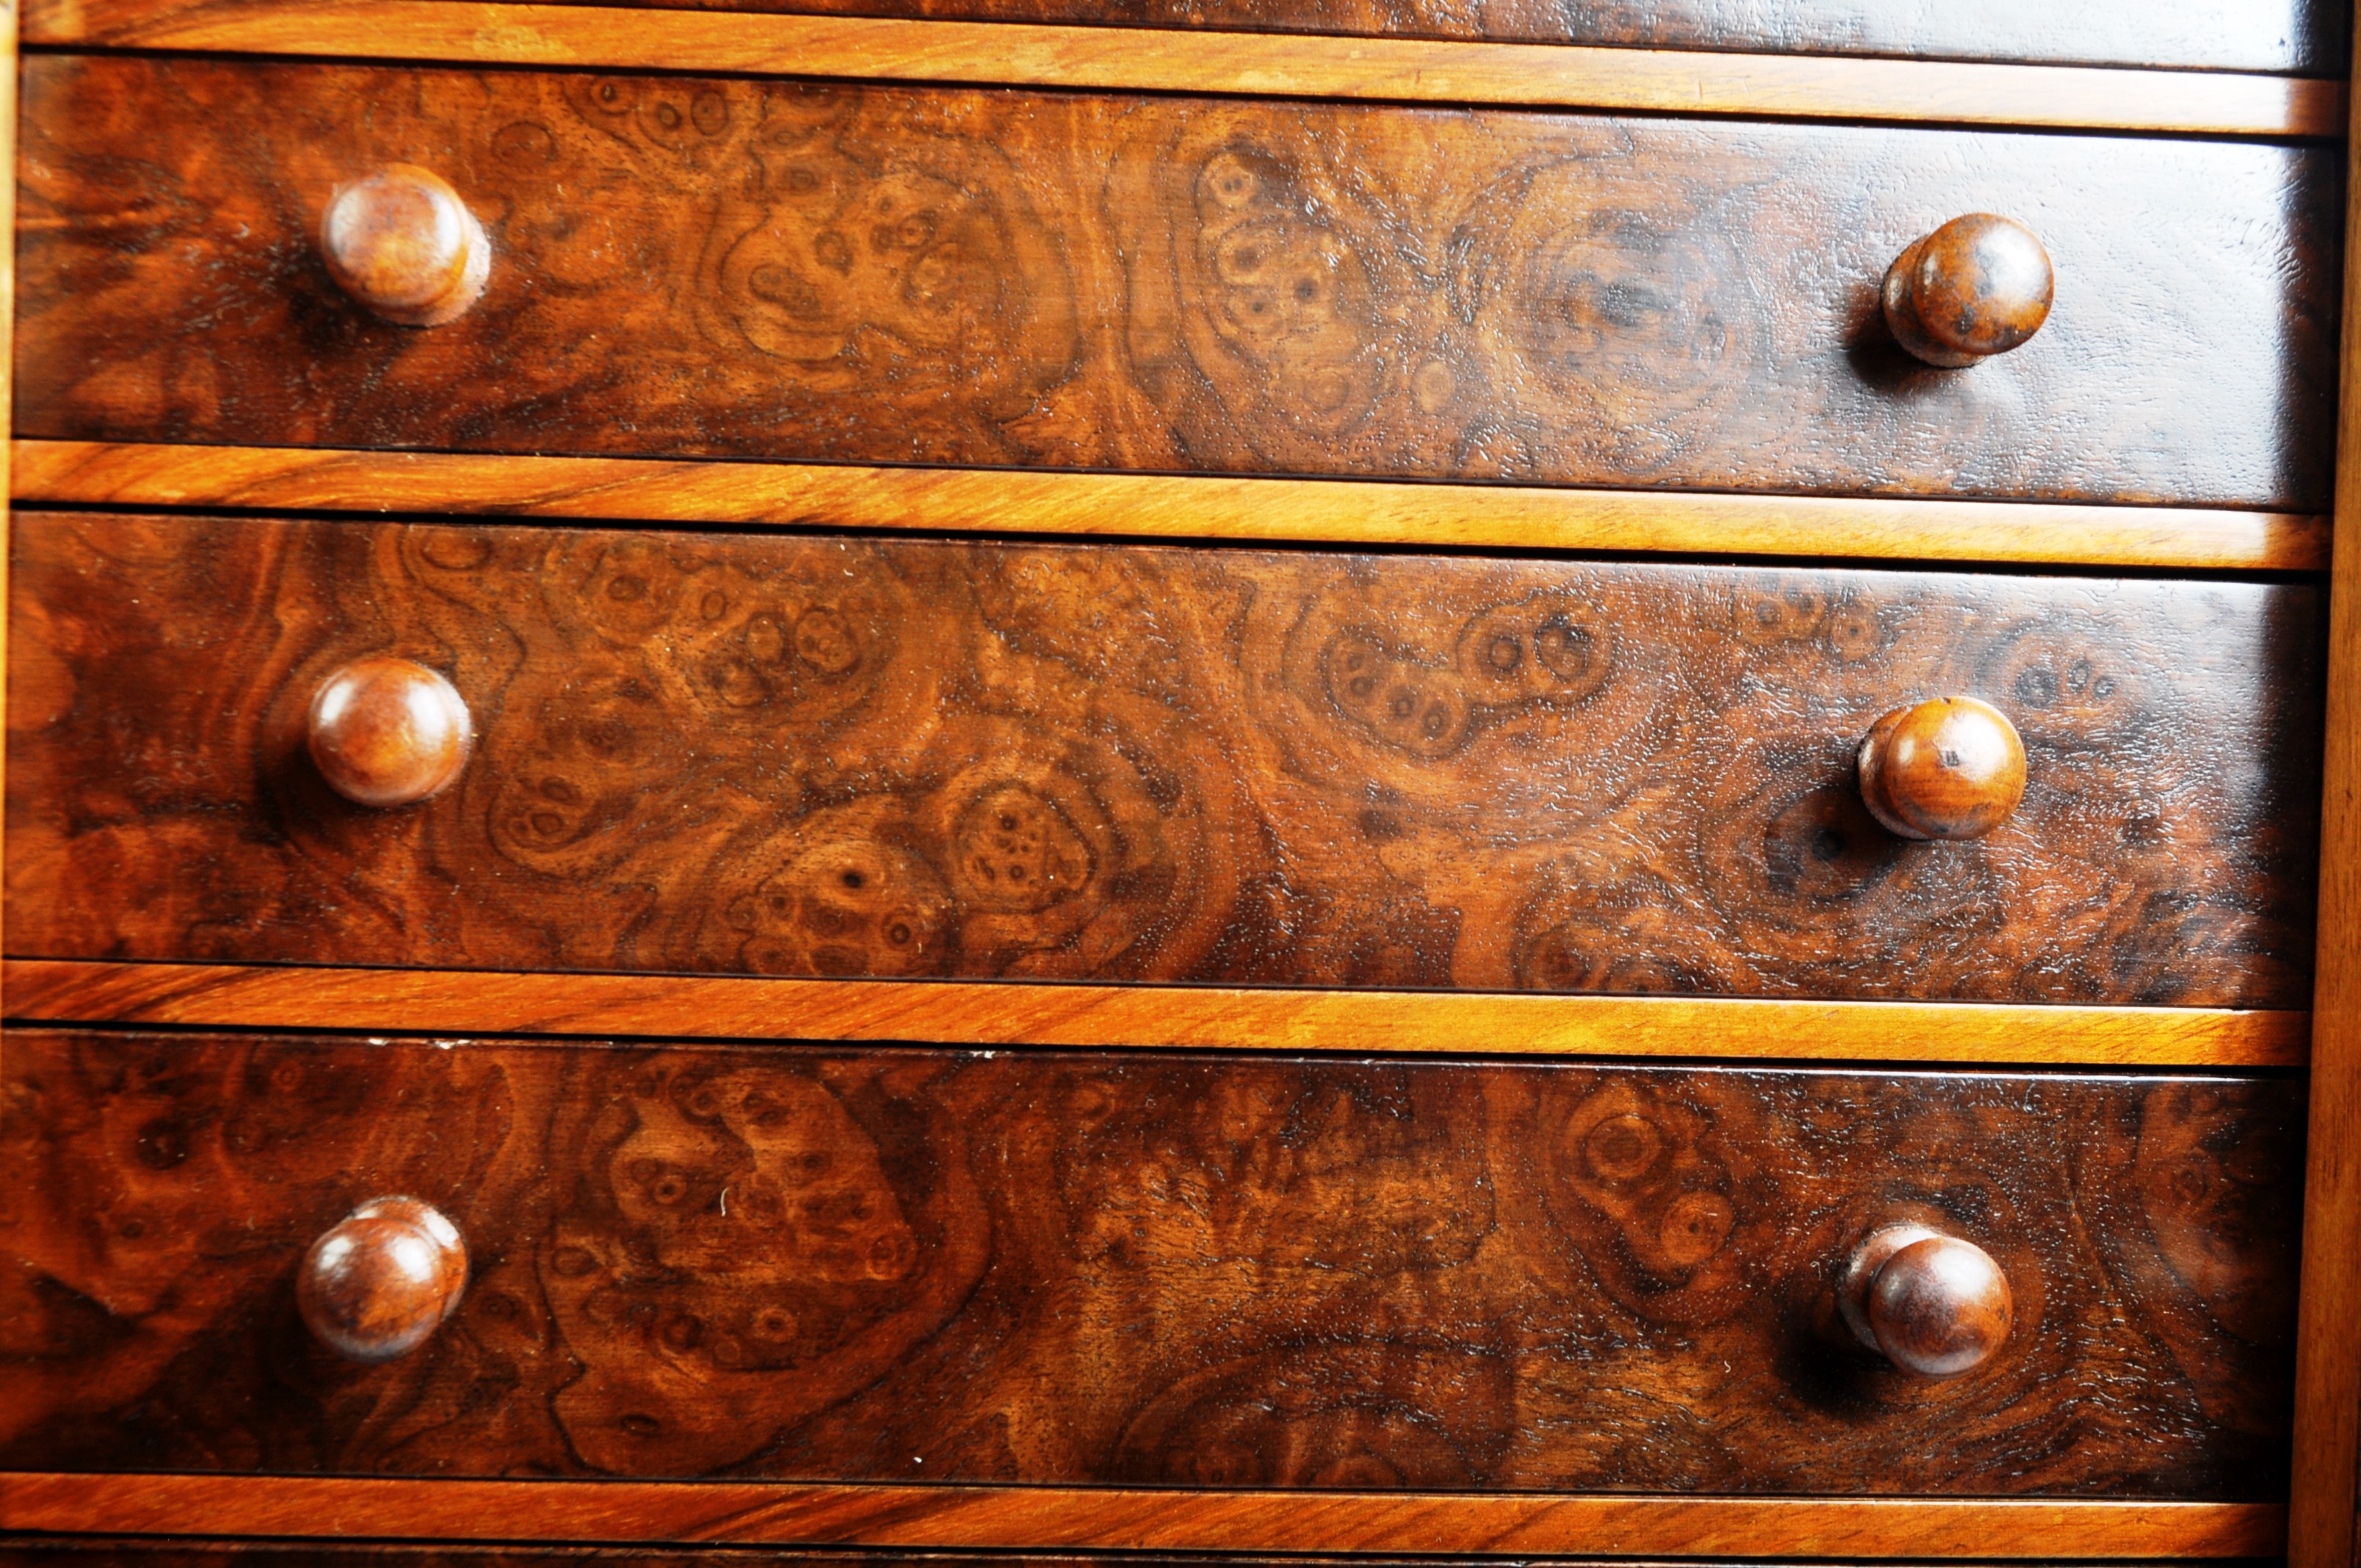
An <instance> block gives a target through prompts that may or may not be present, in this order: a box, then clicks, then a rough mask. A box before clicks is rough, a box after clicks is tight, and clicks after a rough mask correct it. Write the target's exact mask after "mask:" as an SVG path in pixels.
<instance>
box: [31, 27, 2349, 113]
mask: <svg viewBox="0 0 2361 1568" xmlns="http://www.w3.org/2000/svg"><path fill="white" fill-rule="evenodd" d="M23 36H24V41H25V42H26V43H27V44H31V45H49V46H71V47H92V46H100V47H108V48H133V49H202V50H209V51H225V52H229V53H237V54H279V55H315V56H334V57H337V58H342V59H364V60H437V61H452V62H458V63H464V64H506V65H541V66H577V67H578V66H593V67H614V68H629V69H632V70H664V71H711V72H730V73H735V72H752V73H756V74H776V75H794V76H839V77H857V78H863V79H870V80H884V81H896V82H967V83H998V84H1005V85H1017V86H1031V87H1079V88H1093V89H1104V90H1115V91H1124V92H1173V93H1252V94H1256V95H1258V96H1273V97H1292V98H1314V97H1316V98H1372V99H1380V100H1391V101H1411V102H1421V103H1451V104H1547V105H1563V106H1567V107H1581V108H1587V109H1609V110H1633V111H1640V112H1655V113H1667V114H1692V115H1697V114H1702V115H1779V116H1782V117H1803V118H1821V119H1828V118H1833V119H1860V120H1900V121H1916V122H1922V123H1939V124H1960V125H2001V126H2088V127H2094V128H2106V129H2114V130H2132V131H2144V132H2163V133H2173V132H2187V133H2201V134H2221V135H2234V136H2237V135H2245V136H2272V137H2282V136H2284V137H2341V136H2343V135H2344V134H2345V124H2344V116H2345V88H2344V84H2343V83H2342V82H2335V81H2329V80H2322V79H2317V78H2308V77H2282V76H2255V75H2239V74H2233V73H2229V72H2217V71H2144V70H2125V69H2120V68H2114V67H2090V66H2055V65H1991V64H1968V63H1957V62H1950V61H1930V60H1883V59H1854V60H1844V59H1833V58H1828V57H1821V56H1801V55H1772V54H1723V53H1711V52H1703V51H1696V50H1681V49H1601V48H1596V47H1590V46H1581V45H1572V44H1506V43H1458V42H1437V41H1430V40H1425V39H1416V38H1329V37H1322V38H1315V39H1306V38H1295V37H1290V36H1287V35H1285V34H1279V33H1224V32H1213V31H1200V30H1195V29H1188V30H1180V29H1170V28H1151V27H1071V26H1045V25H1040V24H1033V23H1011V22H949V21H907V20H901V19H895V18H879V17H864V16H778V15H754V14H749V13H743V12H714V11H636V10H625V9H620V8H616V7H609V6H589V5H581V6H576V5H479V4H474V3H471V0H324V3H323V0H33V3H32V4H30V5H27V6H26V8H25V12H24V35H23Z"/></svg>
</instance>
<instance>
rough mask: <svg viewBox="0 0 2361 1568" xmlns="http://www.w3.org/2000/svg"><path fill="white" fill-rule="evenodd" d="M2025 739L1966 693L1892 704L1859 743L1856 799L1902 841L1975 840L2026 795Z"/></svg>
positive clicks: (2004, 717) (2001, 716) (2000, 714)
mask: <svg viewBox="0 0 2361 1568" xmlns="http://www.w3.org/2000/svg"><path fill="white" fill-rule="evenodd" d="M2025 765H2026V764H2025V739H2024V737H2022V736H2020V735H2019V734H2017V732H2016V726H2015V725H2014V724H2011V723H2010V722H2009V721H2008V715H2006V714H2004V713H2003V712H2002V711H2001V710H2000V709H1998V708H1996V707H1993V705H1992V704H1990V703H1988V702H1979V701H1977V700H1976V699H1975V698H1974V697H1971V696H1938V697H1930V698H1928V699H1927V701H1925V702H1922V703H1916V704H1914V705H1913V706H1911V707H1897V708H1895V709H1894V711H1893V712H1891V713H1889V714H1887V715H1885V717H1883V718H1880V719H1879V720H1878V721H1877V722H1876V723H1875V724H1873V725H1872V726H1871V727H1870V731H1869V737H1868V739H1867V740H1863V741H1862V742H1861V759H1860V772H1861V804H1862V805H1863V806H1867V807H1869V814H1870V815H1871V816H1872V817H1876V818H1877V820H1878V822H1879V823H1880V824H1881V825H1883V827H1884V828H1886V829H1887V830H1888V831H1889V832H1893V833H1895V834H1898V835H1899V836H1901V837H1902V838H1905V839H1948V840H1959V839H1981V838H1982V837H1983V836H1984V835H1985V834H1987V833H1989V832H1991V831H1992V830H1993V828H1997V827H1999V826H2000V825H2001V824H2002V823H2004V822H2005V821H2007V820H2008V817H2009V814H2010V813H2011V812H2013V811H2015V809H2016V808H2017V806H2018V805H2019V803H2021V802H2022V801H2023V800H2024V799H2025V782H2026V781H2025Z"/></svg>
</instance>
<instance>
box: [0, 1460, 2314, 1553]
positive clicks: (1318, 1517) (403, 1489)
mask: <svg viewBox="0 0 2361 1568" xmlns="http://www.w3.org/2000/svg"><path fill="white" fill-rule="evenodd" d="M192 1518H202V1519H206V1520H208V1521H211V1522H212V1523H213V1524H214V1528H216V1529H218V1530H222V1531H223V1532H225V1533H239V1534H247V1535H258V1536H259V1535H269V1536H276V1537H281V1538H289V1539H299V1540H300V1539H307V1538H308V1539H313V1540H316V1539H319V1538H321V1537H324V1536H335V1535H350V1536H378V1537H387V1536H399V1537H407V1538H409V1539H412V1540H421V1541H455V1540H465V1539H467V1538H469V1537H472V1536H476V1535H478V1534H480V1533H481V1532H482V1530H483V1529H484V1522H485V1520H486V1519H499V1520H500V1530H501V1533H502V1535H503V1536H504V1537H506V1538H507V1539H509V1540H511V1541H536V1540H539V1541H586V1540H587V1541H614V1542H625V1541H649V1542H657V1543H663V1542H680V1541H706V1542H715V1543H722V1542H730V1543H737V1544H743V1545H759V1544H765V1543H775V1544H779V1545H789V1546H805V1545H815V1544H817V1545H833V1544H874V1545H882V1546H917V1547H930V1546H981V1547H1001V1548H1012V1549H1017V1550H1034V1551H1038V1550H1042V1549H1045V1548H1046V1549H1049V1550H1053V1551H1054V1550H1058V1549H1061V1548H1069V1547H1083V1548H1094V1549H1095V1548H1104V1549H1110V1550H1125V1551H1135V1552H1159V1551H1162V1552H1172V1551H1235V1552H1337V1551H1356V1550H1357V1551H1361V1552H1381V1553H1400V1552H1488V1553H1490V1552H1498V1553H1512V1554H1517V1555H1521V1556H1532V1555H1539V1554H1543V1553H1552V1554H1575V1553H1594V1552H1603V1553H1629V1554H1640V1553H1649V1552H1658V1553H1663V1552H1679V1553H1697V1554H1699V1555H1714V1556H1719V1557H1722V1558H1725V1559H1731V1560H1741V1559H1745V1558H1747V1557H1749V1556H1751V1555H1752V1554H1755V1553H1763V1554H1765V1555H1790V1556H1798V1557H1807V1556H1826V1557H1842V1558H1863V1557H1872V1558H1873V1557H1887V1558H1892V1557H1901V1558H1909V1557H1944V1556H1956V1557H1981V1556H1982V1555H1984V1554H1985V1553H1987V1552H1989V1551H1990V1550H1991V1545H1992V1542H1993V1541H2008V1542H2010V1543H2011V1545H2012V1546H2013V1547H2015V1549H2017V1550H2020V1551H2022V1552H2026V1553H2027V1554H2028V1555H2037V1556H2045V1557H2050V1558H2071V1557H2110V1558H2133V1559H2144V1560H2155V1559H2170V1558H2238V1557H2268V1556H2271V1555H2273V1554H2275V1553H2276V1552H2278V1551H2279V1546H2280V1543H2281V1542H2282V1541H2284V1540H2285V1539H2286V1509H2285V1508H2282V1507H2280V1506H2279V1505H2277V1504H2271V1503H2160V1502H2150V1501H2147V1500H2145V1499H2143V1500H2137V1501H2115V1502H2099V1501H2092V1502H2072V1501H2067V1502H2052V1501H2039V1502H2035V1501H2009V1500H2005V1499H2000V1500H1974V1501H1964V1500H1963V1501H1958V1502H1945V1501H1909V1502H1899V1501H1879V1500H1872V1499H1866V1498H1817V1499H1809V1500H1795V1501H1788V1500H1780V1499H1761V1498H1730V1497H1469V1496H1448V1497H1435V1496H1420V1495H1416V1494H1407V1495H1406V1494H1403V1493H1399V1492H1395V1493H1368V1492H1362V1493H1353V1492H1343V1493H1336V1492H1331V1493H1312V1494H1304V1493H1301V1492H1287V1493H1268V1492H1233V1493H1226V1494H1224V1493H1196V1494H1175V1493H1171V1492H1159V1491H1141V1490H1137V1489H1133V1488H1113V1487H1089V1488H1060V1487H1051V1486H1022V1487H993V1486H944V1487H926V1488H921V1487H916V1486H787V1485H768V1486H765V1485H759V1484H756V1485H749V1484H746V1483H742V1482H741V1483H732V1482H697V1483H678V1482H675V1483H671V1484H665V1483H662V1482H631V1481H609V1482H602V1483H600V1484H598V1485H597V1486H581V1485H566V1484H553V1483H549V1482H534V1481H438V1482H434V1483H430V1484H427V1485H423V1486H422V1485H420V1484H418V1483H416V1482H402V1481H375V1480H364V1479H334V1478H321V1477H303V1476H218V1475H141V1476H139V1477H137V1481H136V1483H130V1482H126V1478H124V1477H121V1476H112V1475H57V1474H44V1473H24V1472H19V1473H13V1474H9V1473H0V1528H5V1529H9V1530H105V1531H128V1530H147V1531H151V1532H170V1531H176V1530H183V1529H185V1528H186V1526H187V1524H188V1521H189V1520H190V1519H192Z"/></svg>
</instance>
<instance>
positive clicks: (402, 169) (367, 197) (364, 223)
mask: <svg viewBox="0 0 2361 1568" xmlns="http://www.w3.org/2000/svg"><path fill="white" fill-rule="evenodd" d="M320 258H321V259H322V260H323V261H324V262H326V263H327V267H328V276H329V277H331V278H334V279H335V280H336V286H337V287H338V288H340V289H342V290H343V291H345V292H346V293H347V294H350V295H351V296H352V297H353V299H354V300H355V301H357V302H359V303H360V304H362V305H364V306H366V307H368V309H369V310H371V311H374V312H376V313H378V314H379V315H380V316H383V317H384V318H385V319H386V320H388V321H390V322H396V323H400V324H401V325H403V326H441V325H442V324H444V323H445V322H452V321H456V320H457V319H458V318H459V317H461V316H462V315H465V314H466V313H467V307H468V306H470V305H472V304H474V303H475V302H477V300H478V299H479V298H481V297H482V295H483V292H484V285H485V283H486V282H487V281H488V280H489V279H490V276H491V268H492V247H491V241H489V239H487V238H486V237H485V236H484V227H483V225H481V224H480V223H478V222H477V221H476V214H473V213H471V212H469V211H468V210H467V202H466V201H465V200H464V199H463V198H462V197H461V196H460V194H459V192H456V191H454V190H453V189H451V186H450V183H449V182H448V181H445V180H444V179H443V177H442V176H440V175H438V174H436V173H435V172H434V170H431V169H421V168H419V167H418V166H417V165H416V164H412V163H393V164H388V165H387V166H386V167H385V168H383V169H379V170H373V171H371V172H370V173H368V174H366V175H363V176H362V177H361V178H360V179H358V180H355V181H348V182H347V183H346V184H343V185H339V186H338V187H337V188H336V190H335V193H334V194H333V195H331V196H330V197H329V199H328V207H327V211H326V212H325V213H324V214H322V215H321V218H320Z"/></svg>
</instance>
